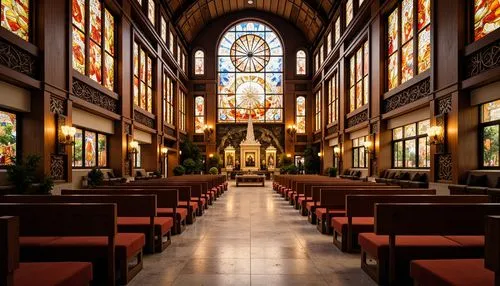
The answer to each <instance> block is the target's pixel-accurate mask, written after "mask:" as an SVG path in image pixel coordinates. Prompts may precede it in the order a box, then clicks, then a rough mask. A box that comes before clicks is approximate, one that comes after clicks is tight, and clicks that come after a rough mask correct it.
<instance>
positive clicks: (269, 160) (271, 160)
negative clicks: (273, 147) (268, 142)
mask: <svg viewBox="0 0 500 286" xmlns="http://www.w3.org/2000/svg"><path fill="white" fill-rule="evenodd" d="M267 166H268V167H270V168H272V167H274V155H273V154H272V153H271V154H269V157H267Z"/></svg>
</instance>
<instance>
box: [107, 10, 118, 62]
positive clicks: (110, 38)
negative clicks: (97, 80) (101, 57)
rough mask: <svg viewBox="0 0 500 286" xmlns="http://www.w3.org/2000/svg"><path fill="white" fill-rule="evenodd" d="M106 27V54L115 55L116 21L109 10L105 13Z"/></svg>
mask: <svg viewBox="0 0 500 286" xmlns="http://www.w3.org/2000/svg"><path fill="white" fill-rule="evenodd" d="M105 21H106V27H105V29H104V42H105V49H106V52H108V53H109V54H111V55H112V56H114V55H115V29H114V28H115V19H114V17H113V15H111V13H109V11H108V10H106V13H105Z"/></svg>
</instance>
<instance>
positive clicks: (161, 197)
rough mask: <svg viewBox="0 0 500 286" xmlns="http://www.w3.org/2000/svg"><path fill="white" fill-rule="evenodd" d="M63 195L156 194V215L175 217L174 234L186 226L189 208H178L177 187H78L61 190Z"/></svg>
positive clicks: (180, 231)
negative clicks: (117, 188) (118, 188)
mask: <svg viewBox="0 0 500 286" xmlns="http://www.w3.org/2000/svg"><path fill="white" fill-rule="evenodd" d="M61 194H62V195H116V194H123V195H148V194H149V195H156V203H157V209H156V215H157V216H159V217H171V218H175V219H174V226H173V228H172V234H180V233H182V232H183V231H184V229H185V228H186V217H187V209H182V208H178V205H179V191H178V190H177V189H120V190H116V189H77V190H61Z"/></svg>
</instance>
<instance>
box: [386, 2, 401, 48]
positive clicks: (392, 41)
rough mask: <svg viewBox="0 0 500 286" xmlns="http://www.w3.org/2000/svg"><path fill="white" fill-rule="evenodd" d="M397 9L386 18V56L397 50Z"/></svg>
mask: <svg viewBox="0 0 500 286" xmlns="http://www.w3.org/2000/svg"><path fill="white" fill-rule="evenodd" d="M398 18H399V16H398V9H396V10H394V12H392V13H391V15H389V17H388V18H387V26H388V29H387V54H388V55H392V54H393V53H394V52H395V51H397V49H398V46H399V45H398Z"/></svg>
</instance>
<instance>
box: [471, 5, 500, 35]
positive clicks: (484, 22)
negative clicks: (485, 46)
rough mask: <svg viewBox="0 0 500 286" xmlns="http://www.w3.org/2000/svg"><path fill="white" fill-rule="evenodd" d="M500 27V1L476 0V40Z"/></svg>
mask: <svg viewBox="0 0 500 286" xmlns="http://www.w3.org/2000/svg"><path fill="white" fill-rule="evenodd" d="M499 27H500V3H499V2H498V1H497V0H474V40H476V41H477V40H480V39H482V38H483V37H484V36H486V35H488V34H489V33H491V32H493V31H495V30H496V29H498V28H499Z"/></svg>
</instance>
